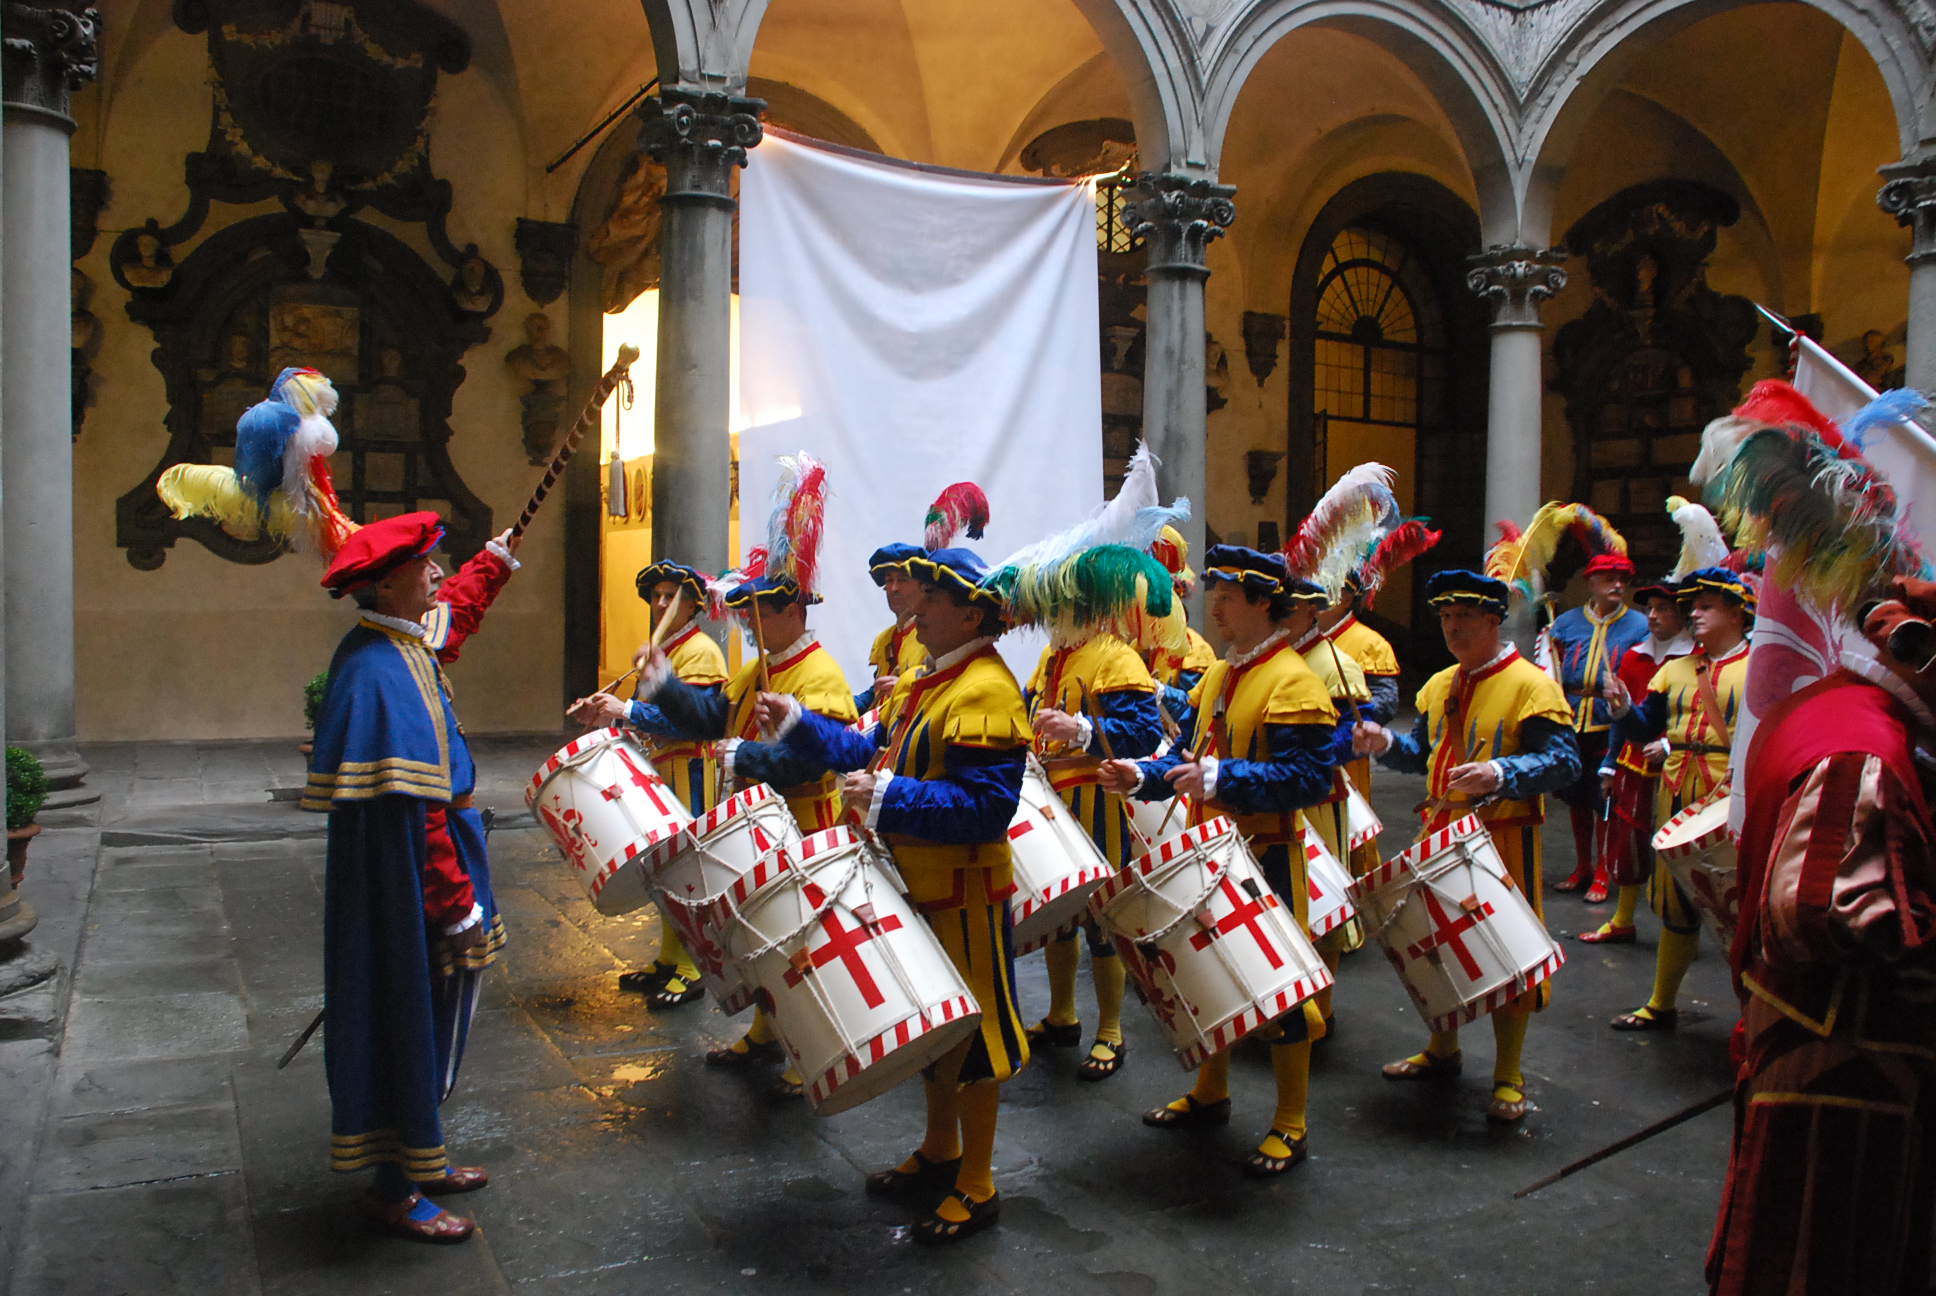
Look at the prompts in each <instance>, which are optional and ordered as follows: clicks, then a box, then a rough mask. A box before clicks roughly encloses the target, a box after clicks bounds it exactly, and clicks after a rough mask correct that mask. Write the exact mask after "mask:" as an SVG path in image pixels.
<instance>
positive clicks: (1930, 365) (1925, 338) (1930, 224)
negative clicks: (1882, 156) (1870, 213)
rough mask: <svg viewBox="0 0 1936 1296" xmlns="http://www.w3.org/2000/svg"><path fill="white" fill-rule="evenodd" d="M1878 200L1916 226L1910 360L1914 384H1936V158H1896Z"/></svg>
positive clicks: (1886, 172)
mask: <svg viewBox="0 0 1936 1296" xmlns="http://www.w3.org/2000/svg"><path fill="white" fill-rule="evenodd" d="M1882 174H1883V176H1884V177H1886V183H1884V184H1883V186H1882V191H1881V192H1880V193H1878V194H1877V195H1876V203H1877V205H1879V206H1880V207H1881V208H1882V210H1883V211H1886V212H1888V213H1889V214H1890V215H1891V216H1894V217H1895V218H1896V222H1897V223H1898V224H1900V225H1903V226H1906V227H1907V228H1908V229H1909V231H1910V244H1909V255H1908V256H1907V257H1906V258H1904V259H1905V260H1906V261H1908V262H1909V341H1908V346H1907V348H1906V349H1907V352H1908V355H1907V357H1906V359H1905V361H1904V364H1905V368H1906V379H1907V381H1908V384H1909V385H1910V386H1911V387H1919V388H1923V389H1925V390H1927V389H1929V388H1932V387H1936V161H1932V160H1930V159H1921V160H1918V161H1904V162H1893V163H1891V164H1889V165H1888V166H1886V167H1883V168H1882Z"/></svg>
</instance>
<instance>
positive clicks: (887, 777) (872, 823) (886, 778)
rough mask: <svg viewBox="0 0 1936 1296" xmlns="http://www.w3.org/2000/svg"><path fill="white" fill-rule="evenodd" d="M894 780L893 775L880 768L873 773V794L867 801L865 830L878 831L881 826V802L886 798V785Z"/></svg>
mask: <svg viewBox="0 0 1936 1296" xmlns="http://www.w3.org/2000/svg"><path fill="white" fill-rule="evenodd" d="M893 781H894V775H893V774H891V773H889V772H888V771H887V770H881V771H879V772H877V773H876V774H875V775H874V795H873V796H872V797H870V798H868V801H867V831H868V832H879V831H880V827H881V803H882V802H883V801H885V800H887V785H888V784H889V783H892V782H893Z"/></svg>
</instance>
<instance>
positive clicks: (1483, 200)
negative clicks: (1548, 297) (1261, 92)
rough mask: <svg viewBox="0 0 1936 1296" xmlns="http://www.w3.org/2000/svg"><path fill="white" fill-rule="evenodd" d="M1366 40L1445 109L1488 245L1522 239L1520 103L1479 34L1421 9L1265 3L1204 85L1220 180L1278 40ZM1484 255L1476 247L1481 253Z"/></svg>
mask: <svg viewBox="0 0 1936 1296" xmlns="http://www.w3.org/2000/svg"><path fill="white" fill-rule="evenodd" d="M1314 26H1328V27H1332V28H1336V29H1338V30H1342V31H1347V32H1350V33H1352V34H1354V35H1358V36H1362V37H1365V38H1366V39H1369V40H1371V41H1374V42H1375V43H1377V44H1379V45H1381V46H1383V47H1384V48H1385V49H1387V50H1390V51H1391V52H1392V53H1393V54H1395V55H1396V56H1398V57H1399V58H1401V59H1403V60H1404V61H1405V62H1406V63H1407V64H1408V65H1409V66H1410V67H1411V68H1412V70H1413V71H1414V72H1415V73H1417V74H1418V76H1419V78H1420V79H1421V80H1422V81H1424V83H1425V85H1426V87H1427V89H1428V90H1429V91H1430V92H1431V93H1432V95H1433V97H1434V98H1436V99H1437V100H1438V102H1439V104H1440V106H1441V107H1442V108H1443V109H1444V111H1445V114H1446V118H1447V120H1449V121H1450V122H1451V123H1452V129H1453V131H1454V133H1455V134H1456V136H1457V137H1458V141H1459V146H1460V148H1461V149H1462V150H1463V152H1464V153H1465V157H1466V162H1467V165H1468V166H1469V167H1470V168H1471V171H1472V175H1473V180H1474V184H1475V186H1476V187H1477V190H1478V193H1479V216H1480V223H1481V226H1482V229H1483V232H1484V237H1485V238H1486V239H1487V240H1489V241H1492V242H1513V241H1516V239H1517V237H1518V223H1519V222H1518V215H1519V212H1518V201H1517V195H1516V186H1515V185H1514V183H1513V174H1514V167H1513V165H1512V163H1513V158H1512V153H1511V148H1510V140H1509V137H1508V133H1507V132H1508V128H1509V124H1510V123H1511V122H1512V121H1513V120H1514V116H1515V113H1514V100H1513V96H1512V94H1511V91H1510V89H1509V88H1508V87H1507V85H1506V83H1505V81H1504V79H1503V78H1502V77H1501V76H1500V74H1499V72H1498V69H1497V66H1496V64H1495V63H1494V62H1493V60H1492V59H1491V58H1490V56H1489V55H1488V54H1487V53H1486V51H1485V50H1484V47H1483V46H1482V45H1481V44H1480V43H1479V42H1478V41H1477V40H1476V38H1475V37H1474V35H1473V33H1472V31H1471V29H1470V28H1468V27H1467V26H1466V25H1465V24H1463V23H1462V22H1458V21H1455V20H1454V19H1453V18H1451V17H1450V16H1448V15H1447V14H1445V13H1443V12H1442V11H1441V8H1440V6H1439V5H1438V4H1436V3H1419V0H1317V3H1311V0H1265V3H1261V4H1258V5H1256V6H1255V7H1253V8H1251V9H1250V10H1249V11H1248V12H1246V13H1245V14H1244V15H1243V16H1242V17H1241V18H1240V19H1238V20H1237V22H1236V23H1234V24H1233V25H1232V26H1231V27H1230V28H1229V30H1228V31H1226V32H1224V33H1221V34H1220V35H1219V37H1218V39H1217V43H1216V47H1215V50H1214V52H1213V53H1212V56H1211V58H1210V59H1209V60H1208V69H1209V70H1208V72H1207V74H1206V76H1205V90H1204V109H1203V122H1204V125H1203V131H1204V140H1205V153H1206V159H1205V160H1206V164H1207V165H1208V167H1209V169H1210V170H1211V171H1212V172H1214V171H1215V169H1216V166H1217V164H1218V161H1219V159H1220V157H1221V155H1222V152H1223V142H1224V136H1225V133H1226V132H1227V131H1228V130H1229V128H1230V122H1231V117H1232V115H1233V113H1234V112H1235V110H1236V105H1237V100H1238V97H1239V96H1240V95H1241V94H1242V92H1243V89H1244V86H1245V84H1246V83H1247V82H1248V81H1249V79H1250V76H1251V73H1252V72H1253V71H1255V70H1256V68H1257V65H1258V63H1259V62H1260V61H1261V60H1262V59H1263V57H1264V55H1265V53H1266V52H1267V51H1268V50H1269V49H1270V48H1271V47H1272V46H1273V45H1275V44H1276V43H1277V42H1278V41H1280V40H1282V39H1283V38H1284V37H1286V36H1288V35H1290V34H1291V33H1292V32H1294V31H1297V30H1299V29H1300V28H1304V27H1314ZM1474 250H1475V251H1476V250H1477V249H1476V247H1475V249H1474Z"/></svg>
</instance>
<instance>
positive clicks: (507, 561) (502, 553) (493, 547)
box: [484, 540, 524, 571]
mask: <svg viewBox="0 0 1936 1296" xmlns="http://www.w3.org/2000/svg"><path fill="white" fill-rule="evenodd" d="M484 547H485V548H486V549H489V550H490V551H491V552H492V553H494V554H496V555H497V556H498V557H499V558H501V559H503V560H504V565H505V566H506V567H509V568H510V569H511V570H512V571H516V570H517V569H518V568H520V567H522V566H524V564H523V563H521V562H519V561H518V560H517V559H516V558H515V557H513V556H512V554H511V551H510V550H509V549H506V548H505V547H504V546H503V545H501V544H499V543H498V542H497V541H495V540H486V541H485V542H484Z"/></svg>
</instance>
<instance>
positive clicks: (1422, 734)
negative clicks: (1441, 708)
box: [1378, 711, 1432, 774]
mask: <svg viewBox="0 0 1936 1296" xmlns="http://www.w3.org/2000/svg"><path fill="white" fill-rule="evenodd" d="M1378 763H1379V764H1380V765H1383V766H1384V767H1385V768H1387V769H1395V770H1398V771H1399V772H1400V773H1403V774H1423V773H1425V772H1426V771H1427V769H1429V768H1430V766H1431V763H1432V734H1431V730H1429V729H1428V728H1426V724H1425V713H1424V712H1423V711H1421V712H1419V713H1418V718H1417V719H1416V720H1414V721H1412V731H1411V732H1410V733H1404V734H1402V733H1395V734H1393V735H1392V745H1391V747H1390V748H1389V749H1387V750H1386V752H1385V754H1384V755H1382V756H1380V757H1379V758H1378Z"/></svg>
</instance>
